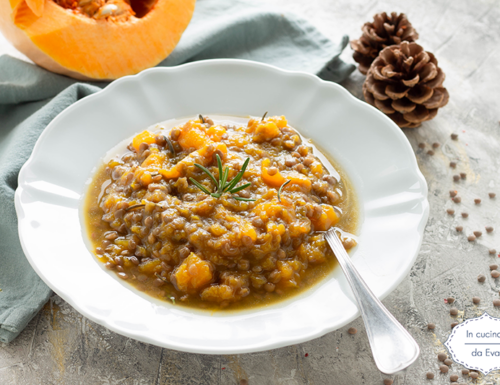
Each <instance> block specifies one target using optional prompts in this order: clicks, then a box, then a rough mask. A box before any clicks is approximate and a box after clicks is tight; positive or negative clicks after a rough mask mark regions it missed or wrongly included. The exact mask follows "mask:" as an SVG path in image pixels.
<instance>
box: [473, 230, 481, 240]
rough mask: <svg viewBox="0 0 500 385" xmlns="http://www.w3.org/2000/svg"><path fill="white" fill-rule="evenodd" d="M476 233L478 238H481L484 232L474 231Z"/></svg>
mask: <svg viewBox="0 0 500 385" xmlns="http://www.w3.org/2000/svg"><path fill="white" fill-rule="evenodd" d="M474 235H475V236H476V237H477V238H479V237H480V236H481V235H483V233H482V232H480V231H474Z"/></svg>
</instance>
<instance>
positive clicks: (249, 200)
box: [233, 197, 255, 202]
mask: <svg viewBox="0 0 500 385" xmlns="http://www.w3.org/2000/svg"><path fill="white" fill-rule="evenodd" d="M233 198H234V199H236V200H237V201H243V202H255V199H250V198H242V197H233Z"/></svg>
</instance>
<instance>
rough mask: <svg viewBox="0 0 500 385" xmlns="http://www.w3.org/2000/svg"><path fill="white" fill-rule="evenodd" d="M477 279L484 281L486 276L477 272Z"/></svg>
mask: <svg viewBox="0 0 500 385" xmlns="http://www.w3.org/2000/svg"><path fill="white" fill-rule="evenodd" d="M477 280H478V281H479V282H484V281H486V276H485V275H483V274H479V275H478V276H477Z"/></svg>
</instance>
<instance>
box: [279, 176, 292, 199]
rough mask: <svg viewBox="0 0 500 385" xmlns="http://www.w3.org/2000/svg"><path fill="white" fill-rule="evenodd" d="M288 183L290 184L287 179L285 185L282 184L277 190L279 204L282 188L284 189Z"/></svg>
mask: <svg viewBox="0 0 500 385" xmlns="http://www.w3.org/2000/svg"><path fill="white" fill-rule="evenodd" d="M290 182H291V180H290V179H288V180H287V181H286V182H285V183H283V184H282V185H281V187H280V189H279V190H278V200H279V201H280V203H281V190H283V187H285V186H286V185H287V184H288V183H290Z"/></svg>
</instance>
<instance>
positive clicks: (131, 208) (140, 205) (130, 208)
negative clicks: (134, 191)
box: [125, 203, 146, 211]
mask: <svg viewBox="0 0 500 385" xmlns="http://www.w3.org/2000/svg"><path fill="white" fill-rule="evenodd" d="M144 206H146V205H145V204H144V203H139V204H137V205H132V206H129V207H127V208H126V209H125V211H129V210H134V209H138V208H139V207H144Z"/></svg>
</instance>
